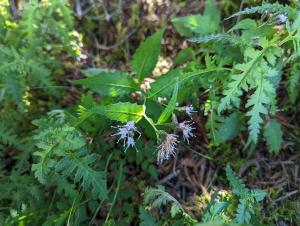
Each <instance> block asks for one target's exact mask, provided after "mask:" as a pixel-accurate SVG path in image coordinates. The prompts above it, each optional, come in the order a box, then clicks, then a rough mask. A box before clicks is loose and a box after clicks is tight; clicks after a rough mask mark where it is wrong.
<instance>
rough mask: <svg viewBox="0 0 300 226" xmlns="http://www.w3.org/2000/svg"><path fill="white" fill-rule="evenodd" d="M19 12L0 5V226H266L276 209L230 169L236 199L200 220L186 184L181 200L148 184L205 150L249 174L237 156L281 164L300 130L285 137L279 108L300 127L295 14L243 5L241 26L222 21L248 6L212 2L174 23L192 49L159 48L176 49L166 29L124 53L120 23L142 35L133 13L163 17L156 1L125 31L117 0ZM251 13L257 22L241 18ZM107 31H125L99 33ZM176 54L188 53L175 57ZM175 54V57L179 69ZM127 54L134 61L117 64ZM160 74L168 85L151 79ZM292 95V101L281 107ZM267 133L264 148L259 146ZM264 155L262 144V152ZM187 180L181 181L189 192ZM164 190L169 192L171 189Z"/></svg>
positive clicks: (299, 39) (215, 205)
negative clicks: (276, 158)
mask: <svg viewBox="0 0 300 226" xmlns="http://www.w3.org/2000/svg"><path fill="white" fill-rule="evenodd" d="M12 2H17V1H8V0H5V1H0V33H1V37H0V105H1V108H0V113H1V114H0V149H1V153H0V156H1V160H0V167H1V173H0V204H1V208H0V225H45V226H47V225H49V226H50V225H74V226H77V225H78V226H81V225H99V224H104V225H120V226H123V225H136V224H137V222H136V221H137V220H138V219H139V220H140V225H142V226H147V225H175V226H176V225H178V226H179V225H180V226H181V225H187V226H190V225H199V226H200V225H224V226H225V225H255V226H257V225H262V224H263V223H265V222H266V221H267V220H265V218H264V219H262V218H261V217H260V216H261V213H260V210H261V208H262V207H264V209H268V208H267V207H268V206H267V205H268V203H267V202H266V203H264V205H262V203H261V201H262V200H263V199H264V197H265V196H266V193H265V192H264V191H262V190H259V189H250V188H247V187H246V185H245V183H244V181H243V180H241V179H240V178H239V177H238V176H237V174H236V173H235V172H234V171H233V170H232V169H231V167H230V166H229V164H228V165H227V167H226V176H227V179H228V181H229V185H230V190H224V189H223V190H222V192H220V191H219V190H217V191H216V192H215V193H214V194H213V195H212V197H211V198H210V203H209V204H208V206H207V208H206V211H205V212H204V213H203V211H202V210H201V209H200V208H199V206H201V207H202V206H203V207H205V205H206V201H204V202H203V203H202V202H201V203H200V204H201V205H198V204H199V203H197V202H195V203H197V206H196V205H195V207H194V208H193V210H192V211H193V215H192V216H193V217H192V216H191V214H190V210H191V209H190V208H185V205H189V203H184V204H180V201H181V198H182V197H184V198H189V195H191V193H192V191H190V189H189V186H185V185H184V189H183V190H182V192H178V200H177V199H175V198H174V197H173V196H171V195H170V194H169V193H168V192H167V190H168V187H166V189H165V188H164V187H163V186H160V185H158V186H157V187H155V188H153V187H152V188H151V187H150V188H149V185H151V184H152V185H153V184H159V183H160V182H161V181H164V180H165V179H162V180H161V181H159V182H158V181H157V180H158V179H159V178H160V177H161V176H163V175H162V174H161V172H163V173H168V172H166V170H169V169H171V168H172V167H169V166H172V163H171V164H170V162H169V163H168V164H166V166H167V167H163V170H158V168H159V166H158V165H157V164H156V162H159V161H155V160H157V159H160V158H163V159H168V160H169V161H172V157H173V156H175V154H178V156H177V158H181V157H182V155H184V157H185V158H188V157H189V156H190V154H191V153H190V150H193V152H194V153H196V154H199V155H201V156H202V153H200V152H198V150H201V152H202V151H207V152H209V157H208V158H207V159H208V160H207V164H209V166H212V169H217V168H216V167H218V168H219V166H221V167H222V166H223V165H225V164H226V163H228V159H230V160H232V161H235V163H236V164H240V163H241V162H244V161H243V160H242V159H241V158H242V157H243V156H245V155H250V154H252V153H242V152H240V151H241V150H242V149H243V148H244V149H246V148H247V147H249V144H251V145H252V147H253V150H257V151H259V150H264V149H265V148H268V149H269V151H270V153H271V154H279V151H280V149H281V147H284V146H285V145H284V144H283V136H287V137H286V138H287V139H289V140H292V139H294V140H292V141H291V143H292V144H293V145H294V146H295V147H297V144H298V142H299V141H298V139H297V132H298V128H295V127H297V126H295V127H291V128H293V130H294V131H296V132H295V133H296V136H293V133H294V131H291V132H290V131H288V132H287V134H283V132H285V131H286V130H281V125H280V124H279V122H277V121H276V120H275V119H274V118H275V117H274V115H275V114H276V112H277V111H278V110H279V109H280V110H282V111H284V110H286V109H289V110H290V112H288V114H286V115H287V116H290V115H292V114H293V115H294V116H295V117H294V116H293V120H297V119H298V118H297V117H298V115H297V113H298V108H297V106H298V104H299V103H298V100H299V98H298V95H299V91H298V87H299V81H300V76H299V63H298V59H299V56H300V28H299V27H300V26H299V25H300V16H299V15H297V14H299V12H298V10H299V9H298V8H297V7H295V5H296V3H290V4H286V5H285V6H283V5H281V4H280V3H263V4H262V5H261V6H254V7H251V5H252V4H251V3H250V1H246V2H245V5H247V6H248V5H249V7H248V8H245V9H241V10H240V11H239V12H237V13H235V14H233V15H232V16H230V17H228V19H229V18H233V17H239V19H238V20H235V19H234V20H227V21H224V20H223V18H221V16H224V15H230V14H229V13H230V12H231V11H232V10H233V9H234V10H237V9H238V7H239V4H236V2H235V1H231V2H229V1H223V0H222V1H213V0H208V1H205V3H204V9H203V13H202V14H196V15H187V16H183V17H176V18H174V19H172V23H173V25H174V27H175V29H176V30H177V31H178V33H179V34H180V35H181V36H182V39H183V40H182V41H183V44H182V45H181V44H180V45H179V44H178V42H177V41H176V42H174V40H172V39H171V37H173V36H171V35H170V34H169V31H168V37H167V38H166V41H164V42H163V43H164V45H168V44H169V43H172V45H171V49H170V48H169V46H166V47H167V48H162V39H163V36H164V33H165V30H166V29H160V30H157V32H155V33H154V34H152V35H151V36H150V37H148V38H146V39H145V41H144V42H142V43H141V44H140V45H139V47H137V46H134V45H132V43H136V40H138V39H139V36H138V35H141V34H143V37H144V34H146V33H148V32H149V31H153V30H155V29H157V28H150V29H148V27H147V29H141V30H140V32H137V33H134V37H131V36H130V38H129V36H128V37H126V38H124V40H121V41H120V42H118V41H119V40H120V39H121V38H122V37H124V34H125V33H127V32H128V29H127V27H126V28H124V27H123V25H124V24H127V23H128V24H134V26H136V24H138V26H139V27H140V26H141V25H142V23H141V22H140V21H138V20H137V18H138V16H137V15H140V14H144V13H150V14H152V13H153V15H155V14H156V13H158V11H160V10H158V11H157V10H156V9H154V8H153V9H152V6H151V7H150V5H151V4H150V3H149V9H148V8H147V10H144V9H143V10H141V11H139V10H140V9H142V8H143V7H140V5H139V4H137V3H132V4H133V5H130V6H132V7H127V6H126V7H125V8H126V12H127V11H132V12H133V14H136V15H134V16H133V18H131V19H130V20H127V19H125V20H124V21H121V22H119V21H116V19H118V18H125V17H126V15H125V16H124V15H121V12H120V11H121V9H119V8H118V9H117V10H116V12H115V13H112V12H111V11H110V8H111V7H112V6H115V4H114V3H115V2H114V1H112V2H109V4H108V3H107V4H105V3H104V2H103V4H102V3H101V4H100V5H101V7H96V6H97V4H96V3H95V4H94V3H93V1H74V4H73V3H72V4H70V2H69V1H67V0H53V1H48V0H32V1H20V5H19V6H18V7H17V12H16V13H17V15H16V16H15V15H12V14H11V13H12V11H13V5H11V4H12ZM120 2H121V1H120ZM120 2H119V3H118V4H119V5H120V7H123V5H122V4H121V3H120ZM228 2H229V3H228ZM184 3H185V2H184ZM172 4H173V3H172ZM174 4H177V2H176V3H174ZM154 5H155V7H156V5H160V4H154ZM187 5H189V4H187ZM223 6H224V7H225V6H226V9H225V10H224V9H223V8H222V7H223ZM242 6H243V4H242ZM85 7H87V8H85ZM107 7H108V8H109V10H107ZM118 7H119V6H118ZM153 7H154V6H153ZM73 8H74V10H75V12H73ZM100 8H101V9H103V11H104V14H105V18H102V16H101V13H100V14H99V12H100V11H101V10H100ZM99 10H100V11H99ZM152 10H154V11H153V12H152ZM221 10H222V11H221ZM146 11H147V12H146ZM148 11H149V12H148ZM91 14H92V15H93V16H90V15H91ZM119 14H120V15H119ZM251 14H253V17H252V18H251V19H250V18H244V19H243V18H240V17H241V16H246V15H251ZM258 14H259V15H258ZM260 14H262V15H260ZM74 15H77V16H78V18H77V19H75V17H74ZM178 15H183V14H182V12H178ZM285 16H287V18H285ZM143 21H144V20H143ZM236 21H238V22H236ZM104 23H106V24H111V25H112V26H114V25H116V26H115V27H114V28H115V29H112V30H109V31H108V32H106V30H102V27H105V24H104ZM143 23H144V22H143ZM145 24H146V23H145ZM162 27H166V26H165V25H164V26H162ZM75 29H77V30H78V31H80V32H81V33H78V32H77V31H76V30H75ZM170 31H171V30H170ZM99 33H101V36H100V37H99V35H98V34H99ZM111 34H113V35H114V36H113V37H111V36H112V35H111ZM98 39H99V40H98ZM115 39H116V40H115ZM184 39H186V40H184ZM88 40H93V43H88ZM132 40H134V42H132ZM113 41H116V44H115V45H113V46H112V47H115V46H117V47H118V48H119V47H120V49H118V48H112V49H111V47H109V48H105V49H106V52H105V53H103V52H104V51H99V49H98V48H100V49H103V45H101V44H100V43H103V42H104V43H106V44H109V43H110V42H113ZM186 41H188V42H186ZM98 42H99V43H98ZM95 43H96V44H95ZM177 46H180V48H183V49H182V50H178V52H177V49H173V47H177ZM134 48H136V50H135V51H134V50H133V49H134ZM162 49H163V51H161V50H162ZM170 50H172V51H171V56H172V57H173V56H176V57H174V58H175V59H174V61H173V63H169V59H170V58H169V56H168V55H167V54H169V53H170ZM119 52H124V56H114V57H113V58H111V57H112V56H111V55H112V54H113V55H115V54H116V53H119ZM133 52H135V53H134V54H133V56H130V53H133ZM85 53H86V54H85ZM104 55H105V57H103V56H104ZM106 55H107V56H106ZM116 55H117V54H116ZM106 57H107V58H106ZM119 57H120V59H119ZM114 58H116V59H118V61H117V62H115V61H112V60H111V59H114ZM122 59H126V62H122ZM105 61H109V62H105ZM166 62H167V63H166ZM104 65H114V69H113V70H112V68H110V69H103V68H104V67H106V66H104ZM120 65H122V66H120ZM160 67H162V68H160ZM164 67H166V68H164ZM126 69H128V70H126ZM160 69H162V70H161V71H163V73H161V74H160V75H159V76H154V74H155V75H156V73H154V72H156V70H158V71H159V70H160ZM284 85H285V86H286V89H287V91H288V95H289V100H290V102H286V101H285V100H286V97H285V92H283V91H282V90H284V89H283V86H284ZM81 87H84V88H81ZM279 92H280V93H279ZM277 99H278V103H277ZM291 104H292V105H293V106H295V107H290V106H291ZM277 105H278V106H277ZM289 123H290V122H289ZM245 125H247V127H248V131H249V136H248V142H247V143H246V142H244V141H245V140H246V136H247V134H246V133H245V132H244V127H245ZM283 125H285V124H283ZM204 126H205V128H204ZM262 127H263V128H262ZM294 128H295V129H294ZM261 130H263V137H264V139H265V140H266V144H265V143H264V142H259V141H260V137H262V136H260V135H261ZM206 132H207V134H206ZM289 135H291V136H289ZM185 141H187V142H185ZM245 143H246V145H244V144H245ZM251 145H250V146H251ZM256 145H260V146H259V148H257V149H254V147H255V146H256ZM199 146H201V147H199ZM243 146H245V147H243ZM294 146H293V147H294ZM203 147H204V148H203ZM291 148H292V145H291ZM124 150H125V151H124ZM183 150H184V151H185V152H184V153H183ZM232 150H235V151H234V152H233V151H232ZM291 153H292V151H291ZM259 154H262V155H267V154H266V153H265V152H264V151H263V152H262V153H259ZM287 154H288V153H287ZM199 155H197V156H196V155H193V158H199ZM205 155H206V153H204V154H203V156H204V157H205ZM210 156H212V157H210ZM238 156H239V157H238ZM282 156H285V155H282ZM264 157H265V156H264ZM234 158H236V159H234ZM195 160H197V161H198V160H199V159H195ZM209 161H212V164H211V162H209ZM226 161H227V162H226ZM176 162H177V161H175V163H174V167H176V166H177V164H176ZM179 162H180V163H181V161H178V162H177V163H179ZM236 164H235V165H236ZM206 166H207V165H205V167H206ZM174 169H175V168H174ZM204 169H206V168H204ZM201 170H202V168H201ZM176 172H177V171H176ZM219 172H221V171H219ZM219 172H218V174H219ZM184 173H186V172H184ZM187 173H190V172H187ZM214 175H216V177H213V178H212V180H211V181H210V183H209V185H208V187H207V191H208V192H209V191H210V189H211V190H214V189H215V183H217V184H218V185H220V186H224V187H226V185H225V184H224V179H223V178H222V176H223V175H225V174H224V173H222V172H221V173H220V175H219V176H217V172H214ZM181 176H182V175H181V174H180V175H177V176H176V179H174V180H176V181H178V182H179V183H181V182H182V181H181V179H180V178H179V177H181ZM192 176H194V175H192ZM195 176H197V175H195ZM177 177H178V180H177ZM167 178H168V177H167ZM209 178H210V176H207V178H205V180H207V181H208V179H209ZM201 179H202V178H201ZM168 180H169V179H168ZM168 182H170V183H166V184H167V186H168V185H169V184H172V183H173V178H172V179H171V180H169V181H168ZM146 187H148V188H147V189H146ZM185 187H187V189H186V188H185ZM175 188H178V186H177V185H176V186H175ZM271 190H272V192H274V190H275V192H274V193H276V192H277V190H276V189H275V188H272V189H271ZM143 191H145V192H144V202H143V203H141V198H142V197H141V194H142V193H143ZM198 192H200V191H198V190H197V191H196V192H195V193H193V195H199V194H198ZM280 192H281V190H280ZM181 193H182V194H181ZM207 194H208V193H205V194H202V197H204V198H205V199H206V198H208V196H207ZM181 195H182V196H181ZM186 195H188V197H186ZM176 198H177V196H176ZM194 218H195V219H194ZM274 218H275V217H274ZM272 219H273V218H272ZM200 220H201V221H202V222H203V223H199V222H198V221H200ZM275 220H276V223H278V221H277V219H275ZM267 223H269V222H267ZM272 223H273V222H271V223H270V224H272Z"/></svg>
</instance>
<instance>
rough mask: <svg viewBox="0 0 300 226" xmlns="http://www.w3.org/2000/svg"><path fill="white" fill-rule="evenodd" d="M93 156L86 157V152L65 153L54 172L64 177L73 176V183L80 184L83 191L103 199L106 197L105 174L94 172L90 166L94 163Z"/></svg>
mask: <svg viewBox="0 0 300 226" xmlns="http://www.w3.org/2000/svg"><path fill="white" fill-rule="evenodd" d="M95 160H96V156H95V155H94V154H91V155H86V152H78V153H71V152H66V155H65V157H64V158H62V159H61V160H60V161H59V162H58V164H57V166H56V171H57V172H61V173H62V174H63V175H65V176H66V177H69V176H71V175H74V181H75V183H78V182H81V185H82V187H83V189H84V190H85V191H91V192H92V194H93V195H94V197H99V198H100V199H105V198H106V197H107V192H108V191H107V186H106V174H105V173H104V172H102V171H95V170H93V169H92V168H91V167H90V164H91V163H93V162H95Z"/></svg>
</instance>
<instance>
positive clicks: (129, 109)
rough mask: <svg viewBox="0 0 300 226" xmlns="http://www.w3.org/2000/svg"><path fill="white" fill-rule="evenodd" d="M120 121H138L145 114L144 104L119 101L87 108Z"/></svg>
mask: <svg viewBox="0 0 300 226" xmlns="http://www.w3.org/2000/svg"><path fill="white" fill-rule="evenodd" d="M89 111H90V112H92V113H95V114H100V115H104V116H106V117H107V118H109V119H111V120H117V121H120V122H127V121H139V120H140V119H141V118H142V117H143V116H144V115H145V106H144V105H138V104H133V103H129V102H125V103H122V102H119V103H116V104H110V105H105V106H97V107H94V108H92V109H90V110H89Z"/></svg>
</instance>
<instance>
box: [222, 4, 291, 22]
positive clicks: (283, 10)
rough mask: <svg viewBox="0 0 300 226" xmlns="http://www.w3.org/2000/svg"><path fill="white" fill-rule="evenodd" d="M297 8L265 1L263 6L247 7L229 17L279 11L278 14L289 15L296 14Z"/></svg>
mask: <svg viewBox="0 0 300 226" xmlns="http://www.w3.org/2000/svg"><path fill="white" fill-rule="evenodd" d="M295 11H296V10H295V9H293V8H291V7H289V6H287V5H286V6H283V5H281V4H279V3H274V4H272V3H266V2H265V3H263V4H262V5H261V6H255V7H250V8H245V9H244V10H242V11H240V12H237V13H234V14H232V15H231V16H230V17H228V18H227V19H230V18H232V17H237V16H242V15H248V14H254V13H259V14H266V13H278V14H284V15H289V16H291V17H292V16H294V15H295V13H296V12H295Z"/></svg>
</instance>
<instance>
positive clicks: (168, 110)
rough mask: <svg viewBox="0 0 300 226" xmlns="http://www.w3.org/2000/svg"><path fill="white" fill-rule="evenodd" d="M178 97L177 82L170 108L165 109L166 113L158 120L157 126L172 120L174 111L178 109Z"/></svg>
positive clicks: (169, 104)
mask: <svg viewBox="0 0 300 226" xmlns="http://www.w3.org/2000/svg"><path fill="white" fill-rule="evenodd" d="M177 95H178V80H177V81H176V83H175V85H174V90H173V95H172V98H171V100H170V101H169V103H168V106H167V107H166V108H165V109H164V111H163V112H162V113H161V115H160V116H159V118H158V120H157V124H162V123H164V122H166V121H167V120H168V119H169V118H170V116H171V114H172V113H173V111H174V109H175V107H176V101H177Z"/></svg>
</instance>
